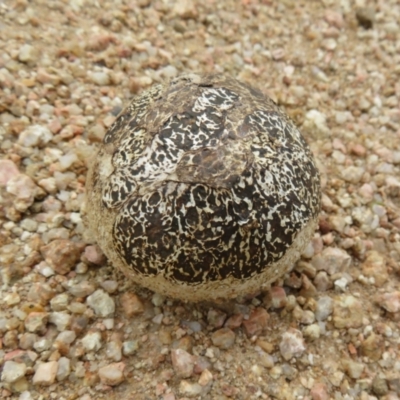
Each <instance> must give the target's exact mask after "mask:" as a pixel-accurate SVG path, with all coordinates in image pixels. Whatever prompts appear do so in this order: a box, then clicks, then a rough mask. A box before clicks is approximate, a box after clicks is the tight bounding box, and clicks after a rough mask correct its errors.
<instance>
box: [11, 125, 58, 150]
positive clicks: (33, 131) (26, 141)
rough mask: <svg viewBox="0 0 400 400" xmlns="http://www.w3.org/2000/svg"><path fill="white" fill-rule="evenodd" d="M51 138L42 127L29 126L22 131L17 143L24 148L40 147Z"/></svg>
mask: <svg viewBox="0 0 400 400" xmlns="http://www.w3.org/2000/svg"><path fill="white" fill-rule="evenodd" d="M52 138H53V134H52V133H51V131H50V130H49V128H47V127H45V126H42V125H31V126H29V127H28V128H26V129H25V130H24V131H22V132H21V133H20V135H19V137H18V143H19V144H20V145H21V146H24V147H41V146H44V145H46V144H47V143H48V142H50V140H51V139H52Z"/></svg>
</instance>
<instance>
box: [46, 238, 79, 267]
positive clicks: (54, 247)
mask: <svg viewBox="0 0 400 400" xmlns="http://www.w3.org/2000/svg"><path fill="white" fill-rule="evenodd" d="M40 251H41V253H42V255H43V257H44V259H45V261H46V263H47V264H48V265H49V266H50V268H52V269H53V270H54V271H56V272H57V273H58V274H61V275H65V274H67V273H68V272H70V271H71V270H72V269H73V268H74V267H75V265H76V263H77V262H78V261H79V258H80V255H81V248H80V247H79V246H78V245H77V244H76V243H74V242H72V241H70V240H67V239H56V240H53V241H52V242H50V243H49V244H47V245H46V246H43V247H42V248H41V249H40Z"/></svg>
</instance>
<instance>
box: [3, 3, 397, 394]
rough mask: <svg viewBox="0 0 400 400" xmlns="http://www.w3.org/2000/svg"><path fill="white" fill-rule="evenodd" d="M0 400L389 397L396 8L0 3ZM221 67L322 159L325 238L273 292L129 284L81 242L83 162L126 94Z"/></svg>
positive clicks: (87, 240) (393, 377)
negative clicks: (263, 99) (176, 291)
mask: <svg viewBox="0 0 400 400" xmlns="http://www.w3.org/2000/svg"><path fill="white" fill-rule="evenodd" d="M0 49H1V51H0V268H1V270H0V271H1V284H2V286H1V292H0V376H1V379H0V397H1V398H4V399H19V400H31V399H34V400H37V399H60V400H61V399H71V400H72V399H80V400H91V399H92V400H94V399H114V398H115V399H118V398H119V399H127V400H128V399H132V400H133V399H135V400H142V399H143V400H144V399H149V400H150V399H162V400H174V399H176V400H177V399H181V400H183V399H186V398H197V399H216V400H223V399H243V400H247V399H284V400H286V399H287V400H291V399H302V400H306V399H312V400H328V399H335V400H341V399H346V400H351V399H362V400H372V399H386V400H389V399H390V400H395V399H398V398H399V396H400V349H399V345H400V289H399V287H400V265H399V263H400V174H399V171H400V107H399V105H400V101H399V100H400V84H399V80H400V79H399V78H400V4H399V3H398V1H395V0H392V1H390V0H387V1H376V2H368V1H362V0H357V1H348V0H342V1H340V2H337V1H328V0H325V1H289V0H285V1H268V0H265V1H251V0H242V1H236V0H235V1H233V0H232V1H220V2H218V1H208V0H205V1H189V0H186V1H184V0H179V1H168V0H164V1H154V2H152V1H149V0H138V1H91V0H70V1H66V0H64V1H61V0H54V1H44V0H37V1H26V0H19V1H0ZM184 72H185V73H186V72H196V73H206V72H223V73H226V74H230V75H231V76H233V77H235V78H238V79H240V80H242V81H245V82H248V83H250V84H252V85H254V86H255V87H257V88H259V89H260V90H262V91H263V92H264V93H266V94H268V95H269V96H270V97H272V98H273V99H274V100H275V101H276V102H277V103H278V104H280V105H281V106H282V107H283V108H284V109H285V110H286V112H287V113H288V114H289V115H290V116H291V117H292V119H293V120H294V121H295V122H296V124H297V125H298V126H299V128H300V130H301V131H302V132H303V134H304V136H305V138H306V139H307V141H308V143H309V144H310V146H311V148H312V151H313V152H314V155H315V157H316V159H317V163H318V166H319V169H320V171H321V176H322V185H323V196H322V212H321V216H320V223H319V229H318V231H316V232H315V236H314V238H313V240H312V241H311V243H310V245H309V246H308V247H307V249H306V250H305V252H304V254H303V255H302V259H301V260H300V261H299V262H298V263H297V264H296V266H295V268H294V271H293V272H292V273H291V274H289V275H288V276H286V277H285V278H284V279H282V280H280V281H278V282H276V284H275V285H274V287H273V288H271V290H270V291H268V292H265V293H259V294H257V296H252V297H251V298H248V299H245V300H241V301H231V302H227V303H225V304H218V305H216V304H191V303H184V302H180V301H175V300H170V299H167V298H164V297H162V296H160V295H158V294H154V293H151V292H149V291H147V290H145V289H142V288H137V287H136V286H134V285H133V284H131V283H129V282H128V281H127V280H126V279H125V278H124V277H122V276H121V275H120V274H119V273H117V272H116V271H115V270H114V269H113V268H112V266H110V265H108V264H107V261H106V260H105V258H104V256H103V255H102V253H101V251H100V249H99V248H98V247H97V246H96V245H95V243H94V242H93V239H92V238H91V237H90V235H88V234H87V232H86V230H85V228H84V225H83V222H82V218H83V216H84V186H85V176H86V172H87V163H88V160H89V159H90V157H91V156H92V155H93V154H94V153H95V149H96V147H97V146H98V143H99V142H100V141H101V139H102V137H103V136H104V134H105V132H106V130H107V128H108V127H109V126H110V125H111V124H112V122H113V121H114V119H115V117H116V116H117V115H118V114H119V112H120V111H121V110H122V107H123V106H124V105H126V104H127V103H128V101H129V99H131V98H132V96H134V95H135V94H136V93H140V92H141V91H142V90H144V89H145V88H146V87H148V86H150V85H152V84H153V83H156V82H160V81H162V80H165V79H168V78H171V77H175V76H176V75H178V74H180V73H184Z"/></svg>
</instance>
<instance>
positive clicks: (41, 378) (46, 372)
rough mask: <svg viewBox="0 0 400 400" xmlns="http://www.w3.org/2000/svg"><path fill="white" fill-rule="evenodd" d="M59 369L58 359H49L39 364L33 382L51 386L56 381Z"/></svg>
mask: <svg viewBox="0 0 400 400" xmlns="http://www.w3.org/2000/svg"><path fill="white" fill-rule="evenodd" d="M57 370H58V362H57V361H49V362H46V363H42V364H39V365H38V368H37V370H36V372H35V375H34V376H33V379H32V383H33V384H34V385H41V386H50V385H52V384H53V383H54V381H55V379H56V376H57Z"/></svg>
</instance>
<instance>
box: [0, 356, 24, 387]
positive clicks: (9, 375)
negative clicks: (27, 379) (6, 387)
mask: <svg viewBox="0 0 400 400" xmlns="http://www.w3.org/2000/svg"><path fill="white" fill-rule="evenodd" d="M25 374H26V365H25V364H23V363H19V362H15V361H6V362H5V363H4V365H3V371H2V373H1V380H2V381H3V382H7V383H13V382H16V381H17V380H18V379H20V378H22V377H23V376H25Z"/></svg>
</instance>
